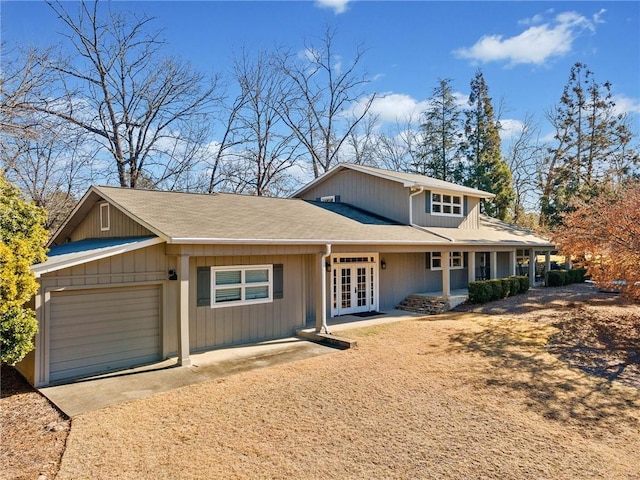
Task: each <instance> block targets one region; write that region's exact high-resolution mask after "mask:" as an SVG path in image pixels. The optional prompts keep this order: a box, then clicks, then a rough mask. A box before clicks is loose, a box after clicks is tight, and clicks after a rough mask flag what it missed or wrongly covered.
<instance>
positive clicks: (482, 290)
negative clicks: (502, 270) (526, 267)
mask: <svg viewBox="0 0 640 480" xmlns="http://www.w3.org/2000/svg"><path fill="white" fill-rule="evenodd" d="M527 290H529V277H526V276H518V277H508V278H496V279H492V280H479V281H477V282H470V283H469V301H470V302H471V303H487V302H491V301H493V300H499V299H501V298H506V297H510V296H513V295H517V294H519V293H523V292H526V291H527Z"/></svg>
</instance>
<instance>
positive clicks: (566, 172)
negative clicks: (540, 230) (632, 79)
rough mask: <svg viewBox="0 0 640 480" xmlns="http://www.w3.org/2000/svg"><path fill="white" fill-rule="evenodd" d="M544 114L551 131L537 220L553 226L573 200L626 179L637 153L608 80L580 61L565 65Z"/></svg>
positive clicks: (559, 221) (542, 173) (595, 192)
mask: <svg viewBox="0 0 640 480" xmlns="http://www.w3.org/2000/svg"><path fill="white" fill-rule="evenodd" d="M548 116H549V120H550V121H551V123H552V124H553V126H554V128H555V135H554V145H553V146H552V147H551V148H550V149H549V151H548V156H547V158H546V159H545V164H544V167H543V170H542V171H541V172H540V189H541V192H542V196H541V217H540V223H541V225H542V226H544V227H548V228H554V227H556V226H558V225H560V224H561V223H562V215H563V214H564V213H566V212H570V211H572V210H573V209H574V203H575V202H576V201H588V200H589V199H591V198H594V197H595V196H597V195H599V194H600V193H601V192H602V191H603V190H605V189H606V188H608V186H609V185H611V184H619V183H621V182H623V181H624V180H625V179H627V178H628V177H629V176H630V175H631V174H632V171H633V167H634V166H635V165H637V164H638V152H637V151H635V150H634V149H633V148H630V142H631V139H632V135H631V132H630V129H629V127H628V125H627V118H626V116H625V115H622V114H618V113H616V111H615V103H614V102H613V99H612V94H611V84H610V83H609V82H604V83H598V82H596V80H595V77H594V74H593V72H592V71H590V70H589V69H588V67H587V66H586V65H585V64H583V63H579V62H578V63H576V64H575V65H574V66H573V67H572V68H571V72H570V75H569V81H568V83H567V84H566V86H565V87H564V91H563V93H562V97H561V99H560V103H559V104H558V105H557V106H556V108H555V110H554V111H552V112H551V113H549V115H548Z"/></svg>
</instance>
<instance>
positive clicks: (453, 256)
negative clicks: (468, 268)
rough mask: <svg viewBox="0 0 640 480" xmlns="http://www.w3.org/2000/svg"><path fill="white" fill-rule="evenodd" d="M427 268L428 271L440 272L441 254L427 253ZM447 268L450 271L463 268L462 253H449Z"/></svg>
mask: <svg viewBox="0 0 640 480" xmlns="http://www.w3.org/2000/svg"><path fill="white" fill-rule="evenodd" d="M427 268H428V269H430V270H442V252H429V253H427ZM449 268H450V269H451V270H460V269H462V268H464V256H463V254H462V252H450V253H449Z"/></svg>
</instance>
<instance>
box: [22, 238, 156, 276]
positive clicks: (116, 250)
mask: <svg viewBox="0 0 640 480" xmlns="http://www.w3.org/2000/svg"><path fill="white" fill-rule="evenodd" d="M159 243H165V240H164V239H162V238H159V237H151V238H149V237H142V238H111V239H103V240H81V241H79V242H72V243H66V244H62V245H58V246H56V247H53V249H52V252H53V255H50V256H49V258H47V260H45V261H44V262H42V263H38V264H36V265H32V266H31V271H32V272H33V273H34V274H35V276H36V277H40V276H41V275H44V274H46V273H51V272H56V271H58V270H62V269H65V268H70V267H75V266H76V265H82V264H84V263H88V262H93V261H95V260H101V259H103V258H108V257H112V256H114V255H120V254H122V253H126V252H131V251H134V250H138V249H141V248H146V247H150V246H153V245H158V244H159ZM58 252H59V253H58Z"/></svg>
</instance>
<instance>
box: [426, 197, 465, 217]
mask: <svg viewBox="0 0 640 480" xmlns="http://www.w3.org/2000/svg"><path fill="white" fill-rule="evenodd" d="M431 213H432V214H433V215H448V216H454V217H461V216H462V195H451V194H448V193H431Z"/></svg>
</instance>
